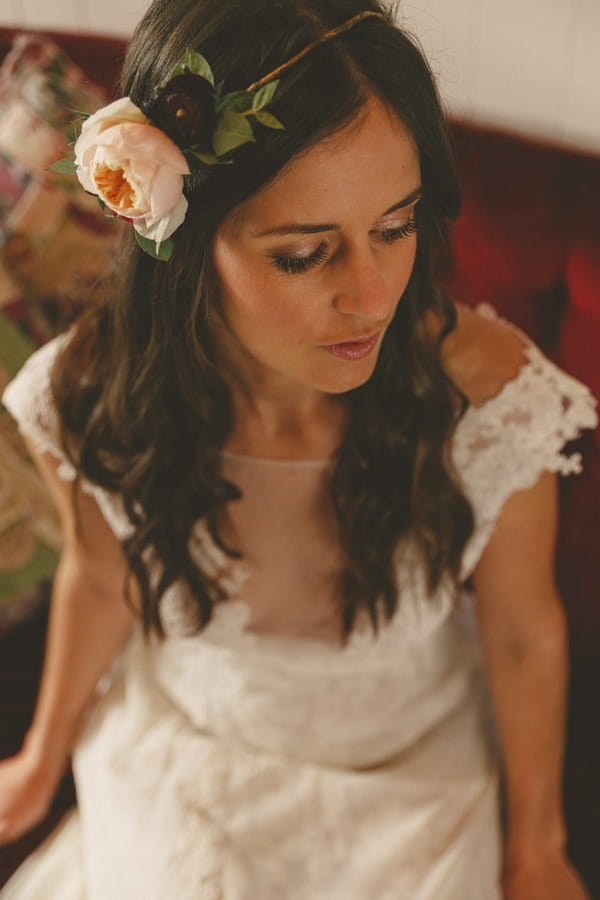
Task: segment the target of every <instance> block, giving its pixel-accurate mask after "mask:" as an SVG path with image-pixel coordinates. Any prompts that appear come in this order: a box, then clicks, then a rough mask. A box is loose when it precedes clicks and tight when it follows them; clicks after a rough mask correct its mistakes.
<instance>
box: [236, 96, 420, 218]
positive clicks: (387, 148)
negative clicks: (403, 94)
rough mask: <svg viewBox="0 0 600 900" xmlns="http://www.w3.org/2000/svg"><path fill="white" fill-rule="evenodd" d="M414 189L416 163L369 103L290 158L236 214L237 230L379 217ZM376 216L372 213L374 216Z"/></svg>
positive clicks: (408, 142)
mask: <svg viewBox="0 0 600 900" xmlns="http://www.w3.org/2000/svg"><path fill="white" fill-rule="evenodd" d="M419 185H420V166H419V157H418V152H417V149H416V146H415V144H414V141H413V139H412V137H411V135H410V134H409V132H408V131H407V129H406V127H405V126H404V125H403V124H402V122H401V121H400V119H399V118H398V117H397V116H396V115H395V113H393V112H392V111H391V110H389V108H388V107H386V106H384V104H383V103H381V102H379V101H376V100H373V101H370V102H369V103H368V104H367V105H365V107H364V109H363V110H362V111H361V113H360V114H359V116H358V117H357V118H356V119H354V120H353V121H352V122H350V123H349V124H348V125H346V126H344V127H343V128H341V129H340V130H339V131H336V132H335V133H333V134H331V135H329V136H327V137H325V138H323V139H322V140H320V141H318V142H317V143H316V144H314V145H313V146H312V147H310V148H308V149H307V150H305V151H304V152H303V153H301V154H299V155H298V156H297V157H295V158H294V159H293V160H292V161H291V162H290V163H289V164H288V165H287V166H286V167H285V169H283V170H282V172H280V173H279V175H278V176H277V177H276V178H275V179H274V180H273V181H272V182H271V183H270V184H268V185H267V186H266V187H265V188H263V189H262V190H261V191H259V193H257V194H256V195H255V196H254V197H252V198H251V199H250V200H249V201H248V202H247V203H245V204H244V206H243V207H242V208H241V209H240V210H239V211H238V215H236V217H235V218H236V220H237V226H238V227H240V226H242V227H244V229H245V228H246V227H247V228H249V229H250V231H252V232H254V231H255V230H257V229H259V230H265V229H267V228H277V223H278V220H279V219H281V220H282V221H283V220H285V221H288V220H293V219H295V218H297V217H300V220H302V221H305V220H306V221H311V220H313V219H314V220H319V221H320V220H322V217H323V216H325V217H326V218H327V219H329V218H331V217H334V218H335V217H336V216H340V217H342V216H343V217H345V216H346V215H347V213H348V212H350V211H351V210H352V209H354V210H356V211H359V209H361V210H362V209H364V211H365V214H370V213H371V212H372V211H374V210H375V211H376V212H374V215H380V214H381V213H383V211H384V210H386V209H388V208H389V207H390V206H392V205H394V204H395V203H398V202H399V201H400V200H401V199H402V198H403V197H405V196H407V195H408V194H410V193H411V192H412V191H414V190H415V189H416V188H418V187H419ZM377 211H378V212H377Z"/></svg>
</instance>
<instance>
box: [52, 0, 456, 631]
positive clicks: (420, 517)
mask: <svg viewBox="0 0 600 900" xmlns="http://www.w3.org/2000/svg"><path fill="white" fill-rule="evenodd" d="M365 9H372V10H375V11H378V12H382V11H383V10H382V7H381V6H380V5H379V4H378V3H377V2H375V0H275V2H274V0H252V2H251V3H249V2H248V0H155V2H154V3H153V4H152V6H151V7H150V9H149V10H148V12H147V14H146V15H145V17H144V19H143V20H142V22H141V23H140V25H139V26H138V28H137V30H136V32H135V34H134V36H133V40H132V42H131V46H130V48H129V53H128V55H127V59H126V62H125V67H124V72H123V83H122V89H123V93H124V94H126V95H128V96H130V97H131V99H132V100H133V101H134V103H137V104H138V105H141V104H142V103H143V102H144V101H145V100H147V99H148V98H149V97H150V96H151V94H152V92H153V90H154V89H155V87H156V86H157V85H158V84H159V83H161V82H162V81H163V80H164V79H165V77H167V76H168V74H169V72H170V71H171V69H172V68H173V66H174V65H175V63H176V62H177V61H178V59H179V57H180V56H181V55H182V53H183V52H184V50H185V49H186V48H187V47H194V48H195V49H197V50H198V51H200V52H201V53H202V54H203V55H204V56H205V57H206V58H207V59H208V60H209V61H210V63H211V66H212V67H213V70H214V72H215V75H216V79H217V81H223V82H224V90H225V91H233V90H243V89H244V88H245V87H246V86H247V85H248V84H249V83H251V82H252V81H253V80H255V79H257V78H260V77H261V76H262V75H264V74H266V73H267V72H269V71H271V70H272V69H274V68H275V67H276V66H277V65H279V64H280V63H282V62H283V61H285V60H286V59H288V58H290V57H291V56H293V55H294V54H295V53H297V52H298V51H299V50H301V49H302V48H303V47H305V46H306V45H308V44H309V43H310V42H312V41H313V40H315V38H317V37H319V35H321V34H323V32H324V31H326V30H327V29H330V28H332V27H335V26H336V25H339V24H340V23H342V22H343V21H345V20H347V19H349V18H350V17H351V16H353V15H355V14H357V13H358V12H361V11H362V10H365ZM373 95H376V96H377V97H379V98H380V99H381V100H382V101H383V102H384V103H385V104H386V105H387V106H388V107H389V108H390V109H391V110H393V111H394V112H395V113H396V114H397V116H398V117H399V118H400V120H401V121H402V123H403V124H404V126H405V127H406V128H407V129H408V131H409V132H410V134H411V135H412V138H413V139H414V142H415V144H416V147H417V149H418V153H419V159H420V165H421V172H422V183H423V197H422V200H421V202H420V204H419V207H418V229H419V234H418V249H417V258H416V262H415V266H414V269H413V272H412V275H411V278H410V282H409V284H408V287H407V289H406V292H405V294H404V296H403V299H402V302H401V303H399V304H398V308H397V313H396V316H395V319H394V321H393V322H392V324H391V326H390V328H389V329H388V331H387V333H386V335H385V338H384V341H383V345H382V348H381V352H380V357H379V359H378V362H377V366H376V370H375V372H374V374H373V376H372V378H371V379H370V380H369V381H368V382H367V383H366V384H365V385H363V386H361V387H360V388H357V389H356V390H353V391H351V392H350V393H349V394H348V395H347V402H348V407H349V411H350V426H349V428H348V432H347V434H346V435H345V438H344V440H343V443H342V446H341V448H340V453H339V457H338V461H337V464H336V467H335V471H334V474H333V478H332V484H331V490H332V495H333V501H334V506H335V509H336V513H337V518H338V523H339V530H340V535H341V542H342V549H343V552H344V556H345V560H346V566H345V569H344V572H343V575H342V582H343V583H342V585H341V597H342V601H343V608H342V609H341V615H340V620H341V627H342V631H343V633H344V634H346V635H347V634H349V633H350V631H351V630H352V627H353V624H354V622H355V619H356V614H357V612H358V610H359V609H360V608H363V609H366V610H367V611H368V612H369V614H370V616H371V620H372V622H373V624H374V626H375V627H377V624H378V623H379V622H380V621H381V617H382V615H383V617H384V618H389V617H390V616H391V615H392V614H393V612H394V610H395V609H396V606H397V603H398V597H397V584H396V578H395V554H396V551H397V549H398V547H399V546H402V544H403V542H405V541H406V540H409V539H410V540H412V541H413V542H414V544H415V545H416V547H417V548H418V549H419V550H420V553H421V556H422V559H423V561H424V564H425V569H426V572H427V581H428V586H429V588H430V590H431V591H433V590H434V589H435V587H436V586H437V585H438V584H439V582H440V580H441V579H442V578H444V577H445V576H447V575H448V576H450V577H451V578H453V579H454V580H455V581H457V579H458V577H459V567H460V559H461V555H462V551H463V549H464V546H465V543H466V541H467V539H468V537H469V535H470V533H471V531H472V527H473V520H472V512H471V508H470V506H469V503H468V502H467V500H466V498H465V497H464V496H463V494H462V492H461V490H460V488H459V486H458V484H457V481H456V479H455V476H454V473H453V470H452V466H451V462H450V458H449V446H450V441H451V438H452V434H453V430H454V428H455V425H456V422H457V418H458V416H459V414H460V410H461V409H462V407H463V405H464V404H463V399H462V397H461V396H460V395H459V393H458V392H457V391H456V389H455V388H454V386H453V385H452V383H451V382H450V381H449V379H448V378H447V376H446V374H445V372H444V370H443V368H442V365H441V362H440V343H441V340H442V338H443V337H444V336H445V335H446V334H447V333H448V332H449V331H450V330H451V328H452V327H453V325H454V309H453V307H452V305H451V304H450V303H449V302H448V301H447V300H446V299H445V298H444V296H443V295H442V294H441V292H440V291H439V289H438V286H437V280H438V270H439V266H440V264H441V263H442V261H443V259H444V254H445V251H446V250H447V223H448V220H449V219H451V218H453V217H454V216H455V215H456V214H457V212H458V208H459V193H458V188H457V182H456V177H455V172H454V166H453V159H452V154H451V151H450V149H449V142H448V135H447V130H446V124H445V121H444V117H443V114H442V110H441V108H440V103H439V100H438V96H437V93H436V89H435V85H434V82H433V79H432V76H431V73H430V71H429V68H428V66H427V63H426V62H425V60H424V58H423V55H422V53H421V52H420V50H419V49H418V47H417V45H416V43H415V42H414V41H413V40H412V39H411V38H410V37H409V36H408V35H407V34H406V33H405V32H403V31H402V30H400V29H399V28H398V27H396V26H395V25H394V24H393V23H392V20H391V17H389V18H388V19H387V20H386V21H383V20H382V19H379V18H374V17H370V18H368V19H365V20H364V21H363V22H362V23H361V24H360V25H358V26H356V27H355V28H353V29H352V30H350V31H348V32H346V33H344V34H343V35H342V36H340V37H338V38H336V39H335V40H333V41H330V42H328V43H325V44H323V45H321V46H319V47H317V48H316V49H315V50H313V51H312V52H311V53H309V54H308V55H307V56H306V57H305V58H304V59H302V61H301V62H299V63H298V64H297V65H296V66H294V67H293V68H292V69H290V70H289V71H288V72H286V73H285V75H284V76H283V77H282V79H281V82H280V85H279V88H278V90H277V93H276V96H275V99H274V101H273V102H272V104H271V105H270V110H271V111H272V112H273V113H274V114H275V115H276V116H277V117H278V118H280V119H281V120H282V121H283V122H284V124H285V129H284V130H281V131H274V130H269V129H263V130H261V132H260V134H259V135H258V140H257V142H256V143H255V144H249V145H247V146H245V147H243V148H240V149H239V150H238V151H236V158H235V163H234V165H230V166H213V167H211V171H210V172H202V173H199V174H194V175H192V176H189V177H187V178H186V186H185V192H186V195H187V197H188V200H189V203H190V208H189V212H188V215H187V217H186V220H185V222H184V224H183V225H182V226H181V227H180V228H179V229H178V231H177V232H176V233H175V235H174V242H175V248H174V252H173V256H172V258H171V260H170V262H169V263H166V264H165V263H163V262H157V261H154V260H153V259H151V258H150V257H148V256H147V255H145V254H143V253H142V252H140V250H139V248H137V246H136V245H135V242H134V240H133V237H132V235H131V234H130V233H128V234H127V235H126V236H125V238H124V242H123V248H122V256H121V258H120V260H119V265H118V270H119V275H118V277H117V276H115V284H114V289H113V292H112V299H111V301H110V303H109V304H107V305H105V306H103V307H101V308H97V309H95V310H93V311H91V312H90V313H89V314H88V315H87V316H86V317H84V318H83V319H82V320H81V321H80V322H79V324H78V327H77V329H76V332H75V335H74V337H73V338H72V340H70V341H69V343H68V345H67V347H66V350H65V351H64V353H63V355H62V358H61V360H60V361H59V365H58V366H57V369H56V371H55V377H54V391H55V398H56V402H57V405H58V409H59V411H60V414H61V419H62V423H63V435H64V441H65V444H66V447H67V450H68V452H69V453H70V455H71V457H72V458H73V459H74V460H75V461H76V464H77V466H78V470H79V472H80V473H81V475H82V476H83V477H85V478H87V479H89V480H90V481H92V482H95V483H96V484H98V485H101V486H102V487H103V488H105V489H107V490H109V491H116V492H118V493H119V494H120V495H121V497H122V500H123V504H124V508H125V511H126V513H127V515H128V517H129V520H130V522H131V526H132V530H131V534H130V536H129V537H127V538H126V539H125V540H124V541H123V547H124V551H125V553H126V556H127V559H128V561H129V565H130V568H131V570H132V571H133V573H134V574H135V576H136V577H137V579H138V580H139V583H140V585H141V589H142V597H143V609H142V618H143V623H144V626H145V627H146V628H147V629H150V628H152V629H155V630H157V631H158V632H159V633H160V632H161V620H160V599H161V596H162V594H163V593H164V591H165V590H166V589H167V588H168V587H169V586H170V585H171V584H173V583H174V582H175V581H178V580H182V581H183V582H184V583H186V584H187V587H188V588H189V590H190V592H191V594H192V596H193V597H194V599H195V601H196V603H197V606H198V610H199V621H200V623H201V625H205V624H206V623H207V622H208V621H209V620H210V618H211V615H212V611H213V607H214V603H215V602H217V601H219V600H222V599H224V596H225V595H224V592H223V590H222V588H221V587H220V586H219V584H218V583H217V582H216V581H215V580H214V579H213V578H211V577H210V575H209V574H208V573H207V572H204V571H202V570H201V569H200V568H199V566H198V564H197V562H196V561H195V560H194V559H193V558H192V556H191V555H190V551H189V542H190V536H191V533H192V528H193V526H194V524H195V523H196V522H197V521H198V520H200V519H202V520H204V521H205V522H206V523H207V525H208V527H209V530H210V532H211V534H212V537H213V539H214V540H215V541H216V542H217V544H218V545H219V546H220V547H221V549H223V550H225V552H226V553H229V554H230V555H232V556H234V555H235V550H234V549H233V548H229V547H227V546H224V543H223V540H222V537H221V535H220V530H219V516H220V512H222V510H223V509H224V507H225V505H226V504H227V503H228V501H230V500H232V499H234V498H236V497H239V489H238V488H237V487H236V486H235V485H234V484H231V483H230V482H228V481H227V480H225V479H224V478H223V475H222V473H221V450H222V447H223V445H224V443H225V441H226V440H227V437H228V435H229V433H230V430H231V427H232V413H231V398H230V394H229V390H228V388H227V386H226V383H225V380H224V378H223V376H222V374H221V373H220V372H219V367H218V365H217V364H216V362H215V360H216V355H215V348H214V346H213V345H212V338H211V327H210V324H211V317H213V316H215V315H218V310H219V298H218V292H217V290H216V279H215V273H214V271H213V268H212V264H211V253H210V248H211V242H212V239H213V236H214V234H215V230H216V228H217V227H218V225H219V223H220V222H221V221H222V220H223V218H224V216H225V215H226V214H227V213H228V212H229V211H231V210H232V209H233V208H234V207H236V206H237V205H239V204H240V203H242V202H243V201H244V200H246V199H247V198H249V197H251V196H252V195H253V194H255V193H256V192H257V191H258V190H259V189H260V188H261V187H263V186H264V185H266V184H268V183H269V182H270V181H271V180H272V179H273V178H274V177H275V176H276V175H277V173H278V172H280V171H281V169H282V168H283V167H284V166H285V165H286V164H287V163H288V162H289V161H290V160H291V159H293V158H294V157H295V156H296V155H297V154H298V153H299V152H300V151H301V150H303V149H304V148H306V147H309V146H311V145H313V144H314V143H315V142H316V141H318V140H319V139H321V138H322V137H324V136H326V135H328V134H331V133H333V132H335V131H336V130H338V129H339V128H341V127H342V126H343V125H345V124H347V123H348V122H350V121H352V120H353V119H354V118H355V117H356V115H357V114H358V113H359V112H360V110H361V109H362V108H363V106H364V104H365V101H366V100H367V98H368V97H369V96H373ZM429 313H433V314H435V316H436V317H437V318H438V320H440V321H441V322H442V323H443V327H442V331H441V334H440V336H439V337H437V338H434V337H432V336H431V334H430V333H429V332H428V330H427V328H426V327H425V318H426V316H427V315H428V314H429ZM75 373H77V374H75ZM150 556H151V557H152V558H153V559H154V560H155V561H158V563H159V572H160V575H159V577H158V578H156V579H154V578H153V579H151V578H150V576H149V565H148V560H149V557H150Z"/></svg>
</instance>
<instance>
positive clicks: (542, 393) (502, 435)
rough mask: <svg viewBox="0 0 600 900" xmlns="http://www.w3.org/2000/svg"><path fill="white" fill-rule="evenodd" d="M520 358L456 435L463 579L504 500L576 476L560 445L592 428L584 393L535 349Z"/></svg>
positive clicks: (575, 458)
mask: <svg viewBox="0 0 600 900" xmlns="http://www.w3.org/2000/svg"><path fill="white" fill-rule="evenodd" d="M525 357H526V360H525V362H524V364H523V366H522V367H521V369H520V370H519V372H518V373H517V375H516V377H515V378H514V379H512V380H511V381H509V382H507V383H506V384H505V385H504V387H503V388H502V389H501V391H500V392H499V393H498V394H496V395H495V396H494V397H492V398H491V399H490V400H488V401H486V402H485V403H484V404H483V405H481V406H477V407H475V406H474V407H470V408H469V409H468V410H467V412H466V413H465V415H464V417H463V419H462V420H461V422H460V423H459V426H458V428H457V430H456V434H455V441H454V447H453V457H454V463H455V466H456V469H457V471H458V473H459V476H460V478H461V480H462V483H463V488H464V490H465V492H466V494H467V496H468V498H469V500H470V501H471V503H472V505H473V510H474V513H475V533H474V536H473V538H472V540H471V543H470V545H469V546H468V547H467V551H466V553H465V560H464V570H465V572H464V574H465V577H466V576H468V575H469V574H470V573H471V571H472V569H473V568H474V566H475V564H476V562H477V560H478V558H479V556H480V554H481V552H482V551H483V549H484V547H485V544H486V543H487V540H488V539H489V537H490V535H491V532H492V529H493V527H494V524H495V522H496V520H497V518H498V516H499V514H500V511H501V509H502V506H503V505H504V503H505V502H506V500H507V499H508V497H509V496H510V495H511V494H513V493H515V492H516V491H520V490H524V489H526V488H529V487H532V486H533V485H534V484H535V482H536V481H537V480H538V478H539V476H540V475H541V474H542V472H544V471H550V472H557V473H559V474H561V475H571V474H574V473H578V472H580V471H581V454H580V453H577V452H571V453H569V452H568V451H567V450H566V449H565V445H566V444H567V443H568V442H569V441H572V440H573V439H574V438H577V437H578V436H579V435H580V433H581V431H582V430H583V429H586V428H594V427H595V426H596V425H597V422H598V417H597V414H596V410H595V406H596V401H595V399H594V397H593V396H592V394H591V393H590V391H589V390H588V388H587V387H586V386H585V385H583V384H582V383H581V382H579V381H577V380H576V379H575V378H572V377H571V376H570V375H567V374H566V372H563V371H562V370H561V369H559V368H558V367H557V366H555V365H554V363H552V362H550V360H549V359H547V358H546V357H545V356H544V355H543V353H542V352H541V351H540V350H539V349H538V348H537V347H536V346H535V345H533V344H530V343H528V344H527V346H526V347H525Z"/></svg>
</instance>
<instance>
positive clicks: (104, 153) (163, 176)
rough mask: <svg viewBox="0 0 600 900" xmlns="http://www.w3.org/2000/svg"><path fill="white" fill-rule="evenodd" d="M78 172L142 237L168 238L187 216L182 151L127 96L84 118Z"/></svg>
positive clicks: (77, 154)
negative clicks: (151, 123)
mask: <svg viewBox="0 0 600 900" xmlns="http://www.w3.org/2000/svg"><path fill="white" fill-rule="evenodd" d="M75 165H76V167H77V177H78V179H79V181H80V182H81V184H82V185H83V187H84V188H85V190H86V191H88V192H89V193H90V194H96V195H97V196H98V197H100V199H101V200H102V202H103V203H105V204H106V206H108V208H109V209H111V210H112V211H113V212H114V213H116V214H117V215H118V216H121V217H122V218H125V219H129V220H130V221H131V222H132V223H133V227H134V228H135V230H136V231H137V232H138V233H139V234H141V235H142V236H143V237H145V238H148V239H150V240H153V241H155V242H156V244H157V247H158V245H159V244H160V243H161V241H164V240H166V239H167V238H168V237H170V235H172V234H173V232H174V231H175V230H176V229H177V228H179V226H180V225H181V223H182V222H183V220H184V218H185V214H186V212H187V207H188V203H187V200H186V199H185V197H184V196H183V176H184V175H187V174H189V171H190V170H189V167H188V164H187V162H186V159H185V156H184V155H183V153H182V152H181V150H180V149H179V147H177V146H176V144H174V143H173V141H172V140H171V139H170V138H169V137H168V136H167V135H166V134H165V133H164V132H163V131H161V130H160V129H159V128H155V127H154V126H153V125H150V123H149V121H148V119H147V118H146V116H145V115H144V114H143V112H142V111H141V109H139V108H138V107H137V106H136V105H135V104H134V103H132V102H131V100H130V99H129V97H123V98H121V99H120V100H115V101H114V103H109V105H108V106H105V107H103V108H102V109H100V110H98V112H96V113H94V115H93V116H90V117H89V119H86V121H85V123H84V125H83V128H82V130H81V134H80V136H79V138H78V140H77V142H76V144H75Z"/></svg>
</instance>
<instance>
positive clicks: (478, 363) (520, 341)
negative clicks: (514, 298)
mask: <svg viewBox="0 0 600 900" xmlns="http://www.w3.org/2000/svg"><path fill="white" fill-rule="evenodd" d="M456 311H457V322H456V327H455V328H454V330H453V331H452V332H451V333H450V334H449V335H448V337H447V338H446V339H445V340H444V343H443V344H442V361H443V364H444V368H445V370H446V372H447V374H448V375H449V376H450V378H451V379H452V381H453V382H454V384H455V385H456V386H457V387H458V388H459V390H460V391H462V393H463V394H464V395H465V397H466V398H467V400H468V402H469V405H471V406H475V407H478V406H483V405H484V404H485V403H486V402H487V401H489V400H491V399H492V398H494V397H496V396H497V395H498V394H500V393H501V391H502V389H503V388H504V386H505V385H506V384H508V383H509V382H511V381H513V380H514V379H515V378H516V377H517V376H518V374H519V372H520V371H521V370H522V369H523V367H524V366H525V365H526V364H527V362H528V361H529V356H530V353H531V349H532V347H533V345H532V344H531V342H530V341H528V339H527V338H526V337H525V335H523V334H521V333H520V332H519V331H518V330H517V329H516V328H515V327H514V326H513V325H510V324H509V323H508V322H506V321H504V320H502V319H500V318H498V316H496V314H495V313H494V311H493V310H491V309H490V308H489V307H486V308H480V309H470V308H469V307H467V306H464V305H462V304H457V305H456Z"/></svg>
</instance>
